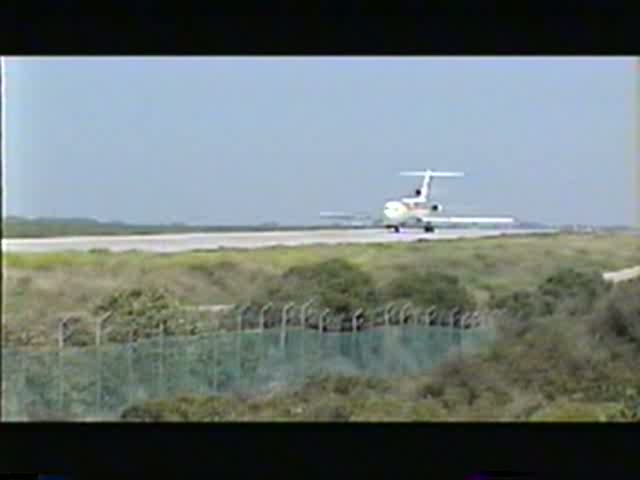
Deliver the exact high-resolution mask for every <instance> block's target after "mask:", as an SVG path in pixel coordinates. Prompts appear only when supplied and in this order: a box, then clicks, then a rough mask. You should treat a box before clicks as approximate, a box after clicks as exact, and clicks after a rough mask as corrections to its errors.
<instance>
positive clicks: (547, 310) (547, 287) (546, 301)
mask: <svg viewBox="0 0 640 480" xmlns="http://www.w3.org/2000/svg"><path fill="white" fill-rule="evenodd" d="M610 289H611V286H610V284H608V283H607V282H605V281H604V279H603V278H602V275H601V274H600V273H598V272H594V271H588V270H578V269H575V268H560V269H558V270H556V272H554V273H553V274H551V275H549V276H548V277H547V278H545V279H544V280H543V281H542V282H541V283H540V284H539V285H538V286H537V287H536V288H535V289H529V290H526V289H525V290H516V291H515V292H511V293H507V294H502V295H495V294H492V295H491V297H490V299H489V306H490V307H492V308H499V309H506V310H507V311H508V312H510V313H511V314H512V315H514V316H517V317H519V318H525V319H528V318H532V317H534V316H536V315H541V316H545V315H552V314H554V313H555V312H557V311H558V310H559V308H560V306H562V307H563V308H564V311H565V312H566V313H568V314H570V315H577V314H581V313H586V312H589V311H590V310H591V309H592V308H593V306H594V305H595V303H596V302H597V300H598V299H599V298H602V296H603V295H605V294H606V293H607V292H609V291H610Z"/></svg>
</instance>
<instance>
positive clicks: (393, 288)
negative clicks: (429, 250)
mask: <svg viewBox="0 0 640 480" xmlns="http://www.w3.org/2000/svg"><path fill="white" fill-rule="evenodd" d="M383 297H384V299H385V300H387V301H396V300H406V301H409V302H412V303H413V304H414V305H416V306H419V307H425V308H428V307H431V306H435V307H437V308H444V309H451V308H455V307H459V308H461V309H463V310H472V309H473V308H475V306H476V305H475V301H474V299H473V297H472V295H471V293H470V292H469V290H468V289H467V288H466V287H465V286H464V285H462V284H461V283H460V280H459V279H458V277H456V276H454V275H450V274H447V273H443V272H438V271H430V270H425V271H421V270H417V269H411V270H409V271H408V272H404V273H402V274H400V275H399V276H397V277H396V278H394V279H393V280H392V281H391V282H390V283H389V284H388V285H387V286H386V287H385V288H384V289H383Z"/></svg>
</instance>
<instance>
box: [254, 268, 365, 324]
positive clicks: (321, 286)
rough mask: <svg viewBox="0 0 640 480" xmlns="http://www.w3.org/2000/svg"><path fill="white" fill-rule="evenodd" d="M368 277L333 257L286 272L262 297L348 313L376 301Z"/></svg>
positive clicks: (272, 300)
mask: <svg viewBox="0 0 640 480" xmlns="http://www.w3.org/2000/svg"><path fill="white" fill-rule="evenodd" d="M376 297H377V295H376V290H375V288H374V283H373V279H372V277H371V276H370V275H369V274H367V273H366V272H364V271H362V270H361V269H359V268H358V267H356V266H355V265H353V264H351V263H350V262H348V261H347V260H344V259H341V258H333V259H329V260H325V261H322V262H318V263H313V264H309V265H300V266H294V267H291V268H289V269H288V270H286V271H285V272H284V273H283V275H282V276H281V278H280V279H279V281H278V282H276V283H274V284H273V285H271V286H269V287H268V289H267V290H266V292H265V295H264V296H263V300H268V301H271V302H273V303H276V304H281V303H286V302H290V301H291V302H300V303H301V302H305V301H308V300H310V299H312V298H313V299H315V301H316V303H315V306H316V307H317V308H329V309H331V310H332V312H334V313H335V314H350V313H353V312H354V311H356V310H357V309H359V308H366V307H368V306H370V305H372V304H373V303H375V301H376Z"/></svg>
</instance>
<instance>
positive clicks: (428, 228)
mask: <svg viewBox="0 0 640 480" xmlns="http://www.w3.org/2000/svg"><path fill="white" fill-rule="evenodd" d="M424 231H425V233H433V232H435V231H436V229H435V228H433V225H430V224H428V223H427V224H426V225H425V226H424Z"/></svg>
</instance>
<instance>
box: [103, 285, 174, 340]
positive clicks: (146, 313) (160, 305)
mask: <svg viewBox="0 0 640 480" xmlns="http://www.w3.org/2000/svg"><path fill="white" fill-rule="evenodd" d="M92 313H93V314H94V315H96V316H103V315H105V314H107V313H110V314H111V315H110V317H111V319H110V324H111V325H112V334H111V340H114V341H128V340H129V334H130V332H133V336H134V338H138V337H144V336H153V335H157V334H158V329H159V328H160V326H161V324H162V323H163V321H165V320H171V319H176V318H179V317H180V315H179V314H180V313H181V312H180V310H179V306H178V303H177V302H176V301H175V299H174V298H173V297H172V296H171V295H170V293H169V292H168V291H166V290H164V289H160V288H144V289H143V288H127V289H122V290H119V291H117V292H115V293H112V294H110V295H107V296H106V297H103V298H102V299H101V300H99V301H98V302H97V303H96V304H95V305H94V307H93V310H92ZM173 330H175V328H174V326H172V324H171V323H168V324H167V329H166V332H167V333H171V332H172V331H173Z"/></svg>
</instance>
